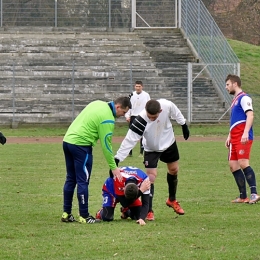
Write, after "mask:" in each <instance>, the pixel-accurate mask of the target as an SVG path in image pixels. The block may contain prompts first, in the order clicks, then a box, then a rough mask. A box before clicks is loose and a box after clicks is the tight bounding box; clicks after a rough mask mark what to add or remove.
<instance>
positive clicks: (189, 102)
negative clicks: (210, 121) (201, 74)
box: [187, 62, 192, 123]
mask: <svg viewBox="0 0 260 260" xmlns="http://www.w3.org/2000/svg"><path fill="white" fill-rule="evenodd" d="M187 99H188V100H187V101H188V111H187V120H188V122H189V123H191V122H192V63H190V62H189V63H188V89H187Z"/></svg>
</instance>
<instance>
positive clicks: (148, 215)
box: [145, 211, 154, 221]
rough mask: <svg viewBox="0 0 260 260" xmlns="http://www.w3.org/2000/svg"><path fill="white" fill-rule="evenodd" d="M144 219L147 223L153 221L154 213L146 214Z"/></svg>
mask: <svg viewBox="0 0 260 260" xmlns="http://www.w3.org/2000/svg"><path fill="white" fill-rule="evenodd" d="M145 219H146V220H149V221H153V220H154V213H153V211H150V212H148V214H147V216H146V218H145Z"/></svg>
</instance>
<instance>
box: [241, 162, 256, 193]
mask: <svg viewBox="0 0 260 260" xmlns="http://www.w3.org/2000/svg"><path fill="white" fill-rule="evenodd" d="M243 171H244V174H245V177H246V181H247V183H248V185H249V187H250V190H251V194H253V193H254V194H257V191H256V179H255V173H254V170H253V169H252V168H251V167H250V166H248V167H246V168H245V169H243Z"/></svg>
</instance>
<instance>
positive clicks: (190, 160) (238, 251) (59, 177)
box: [0, 40, 260, 260]
mask: <svg viewBox="0 0 260 260" xmlns="http://www.w3.org/2000/svg"><path fill="white" fill-rule="evenodd" d="M229 43H230V44H231V46H232V48H234V50H235V52H236V53H237V55H238V57H239V59H240V61H241V78H242V81H243V86H244V90H245V91H247V92H249V94H251V95H252V97H253V101H254V109H255V134H256V135H257V136H260V120H259V112H260V99H259V96H260V89H259V88H258V84H259V82H260V74H259V71H260V62H259V58H260V57H259V53H260V49H259V48H260V47H259V46H253V45H249V44H246V43H241V42H237V41H231V40H230V41H229ZM258 101H259V102H258ZM174 128H175V132H176V135H177V136H181V128H180V127H179V126H174ZM0 130H1V131H2V132H3V133H4V134H5V136H6V137H7V144H6V145H4V146H1V147H0V165H1V170H0V201H1V210H0V222H1V224H0V259H4V260H6V259H7V260H8V259H10V260H13V259H26V260H27V259H30V260H31V259H39V260H41V259H57V260H59V259H70V260H71V259H72V260H74V259H75V260H76V259H80V260H81V259H82V260H83V259H87V260H92V259H93V260H103V259H104V260H110V259H119V260H121V259H126V260H128V259H129V260H130V259H131V260H135V259H136V260H139V259H149V260H157V259H167V260H168V259H169V260H171V259H180V260H186V259H200V260H201V259H202V260H204V259H205V260H206V259H207V260H208V259H211V260H213V259H214V260H216V259H221V260H222V259H226V260H230V259H239V260H240V259H241V260H242V259H243V260H257V259H258V260H259V259H260V249H259V242H257V241H258V239H259V238H258V236H259V228H258V222H259V217H260V203H258V204H256V205H246V204H245V205H234V204H231V203H230V201H231V200H232V199H234V198H235V197H236V196H237V195H238V192H237V188H236V184H235V181H234V179H233V177H232V175H231V173H230V172H229V168H228V162H227V150H226V149H225V147H224V143H223V142H222V141H221V142H220V141H219V142H217V141H216V142H213V141H211V142H189V141H186V142H179V150H180V155H181V159H180V171H179V186H178V192H177V198H178V200H179V201H180V203H181V205H182V207H183V208H184V210H185V215H184V216H177V215H176V214H175V213H174V212H173V210H172V209H170V208H168V207H166V205H165V200H166V198H167V195H168V194H167V185H166V167H165V165H164V164H162V163H160V164H159V167H158V178H157V180H156V183H155V198H154V211H155V218H156V220H155V221H153V222H148V223H147V225H145V226H143V227H141V226H139V225H137V224H135V223H134V222H133V221H130V220H121V219H120V213H119V208H118V209H116V214H115V221H114V222H112V223H100V224H95V225H82V224H78V223H70V224H65V223H61V222H60V217H61V214H62V189H63V184H64V180H65V163H64V158H63V152H62V146H61V143H57V144H55V143H54V144H40V143H38V144H19V143H16V144H11V143H8V138H10V137H12V136H16V137H19V136H30V137H37V136H39V137H42V136H63V135H64V134H65V132H66V130H67V126H64V127H31V126H30V127H25V126H24V127H20V126H19V128H18V129H10V128H9V127H1V129H0ZM126 131H127V126H126V125H124V126H120V125H117V126H116V129H115V136H124V135H125V133H126ZM190 131H191V135H192V136H195V135H197V136H208V135H220V136H226V135H227V133H228V125H191V126H190ZM178 138H181V137H178ZM118 147H119V144H114V151H116V150H117V148H118ZM137 150H138V147H136V148H135V150H134V155H136V154H138V151H137ZM259 150H260V143H259V142H258V141H256V142H255V143H254V145H253V149H252V155H251V166H252V167H253V168H254V170H255V172H256V178H257V181H258V184H259V183H260V174H259V173H260V166H259V164H258V162H259V161H258V160H259ZM124 165H133V166H137V167H140V168H142V169H143V166H142V161H141V158H138V157H137V156H134V157H132V158H127V159H126V160H125V162H124V163H121V166H124ZM107 176H108V169H107V165H106V163H105V161H104V157H103V155H102V152H101V148H100V146H99V145H97V146H96V147H95V148H94V167H93V172H92V177H91V184H90V198H89V207H90V213H91V214H93V215H94V214H95V213H96V211H97V210H98V209H99V208H100V206H101V187H102V184H103V182H104V180H105V179H106V177H107ZM259 189H260V188H259V186H258V192H259ZM248 192H249V190H248ZM77 211H78V207H77V202H76V200H74V206H73V213H74V215H77Z"/></svg>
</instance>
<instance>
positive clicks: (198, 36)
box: [197, 1, 201, 57]
mask: <svg viewBox="0 0 260 260" xmlns="http://www.w3.org/2000/svg"><path fill="white" fill-rule="evenodd" d="M200 15H201V14H200V1H198V35H197V40H198V54H199V57H200Z"/></svg>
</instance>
